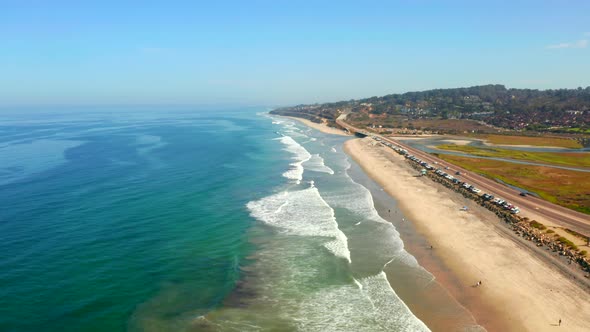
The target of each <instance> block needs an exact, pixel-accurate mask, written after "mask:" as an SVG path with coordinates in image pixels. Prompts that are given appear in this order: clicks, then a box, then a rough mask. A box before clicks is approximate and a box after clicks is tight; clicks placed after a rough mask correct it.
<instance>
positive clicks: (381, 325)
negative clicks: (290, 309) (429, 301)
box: [294, 272, 430, 332]
mask: <svg viewBox="0 0 590 332" xmlns="http://www.w3.org/2000/svg"><path fill="white" fill-rule="evenodd" d="M294 316H296V320H297V328H298V330H300V331H322V332H331V331H338V332H340V331H367V330H370V331H430V330H429V329H428V327H426V325H425V324H424V323H423V322H422V321H421V320H420V319H418V318H417V317H416V316H414V315H413V314H412V312H411V311H410V309H409V308H408V307H407V306H406V305H405V303H404V302H402V301H401V299H400V298H399V297H398V296H397V294H396V293H395V292H394V291H393V289H392V288H391V286H390V285H389V282H388V281H387V278H386V276H385V273H384V272H380V273H379V274H377V275H374V276H370V277H366V278H363V279H360V280H355V282H354V284H351V285H344V286H333V287H327V288H323V289H321V290H319V291H318V292H314V293H312V294H310V295H309V296H308V297H307V298H306V299H305V300H304V301H302V304H301V308H300V309H299V312H297V313H296V314H295V315H294Z"/></svg>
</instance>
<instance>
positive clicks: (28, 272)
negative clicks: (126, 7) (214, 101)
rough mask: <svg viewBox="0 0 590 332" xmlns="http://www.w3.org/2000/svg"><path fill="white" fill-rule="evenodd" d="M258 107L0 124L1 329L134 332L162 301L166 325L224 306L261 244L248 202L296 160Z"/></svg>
mask: <svg viewBox="0 0 590 332" xmlns="http://www.w3.org/2000/svg"><path fill="white" fill-rule="evenodd" d="M257 111H260V110H240V111H228V110H223V111H197V112H189V111H188V110H172V111H169V110H148V111H146V112H144V111H141V112H140V111H137V110H125V109H123V110H120V112H119V110H108V111H106V112H104V111H97V110H86V109H82V110H80V111H77V110H72V112H69V113H64V114H55V113H53V114H51V115H45V114H43V113H42V112H39V111H35V112H31V113H27V114H25V115H22V114H21V115H7V116H5V117H3V121H2V123H1V124H0V206H1V207H2V209H1V210H0V234H1V238H2V241H1V242H0V252H1V253H2V255H1V256H0V285H1V288H0V330H2V331H82V330H84V331H121V330H126V329H127V328H128V327H129V324H130V323H129V322H130V321H131V320H130V318H131V317H133V314H134V312H136V311H137V310H138V309H141V308H142V305H143V306H149V304H146V303H149V301H150V299H153V298H155V297H158V296H160V297H162V296H165V297H166V299H165V301H166V306H162V307H161V308H159V309H158V312H157V314H158V315H162V316H177V315H179V316H182V315H185V314H188V315H199V314H202V313H205V312H207V311H208V310H210V309H211V308H212V307H215V306H217V305H219V304H220V303H221V301H222V300H223V298H224V297H225V296H226V295H227V294H228V293H229V292H230V291H231V290H232V288H233V287H234V284H235V282H236V280H237V278H238V277H239V271H238V266H239V264H240V263H243V261H244V256H245V255H247V254H248V252H249V251H250V250H251V247H252V246H251V244H249V242H248V240H247V239H246V237H245V236H246V235H245V234H246V230H247V229H248V228H249V227H250V226H251V224H252V223H253V219H252V218H251V217H250V216H249V212H248V211H247V209H246V207H245V206H246V204H247V203H248V202H249V201H250V200H252V199H254V198H257V197H263V196H264V195H267V194H268V193H269V192H270V191H271V189H272V188H273V187H274V186H275V185H278V184H279V183H280V182H282V180H283V178H282V177H281V170H282V167H283V165H284V163H285V162H283V161H284V160H283V159H282V158H288V156H287V153H286V152H284V151H282V150H281V147H280V146H279V145H278V144H273V143H274V142H273V141H271V140H270V138H272V137H274V136H276V134H274V133H273V131H272V130H270V126H271V122H270V121H268V120H267V119H265V118H262V117H259V116H256V112H257ZM85 112H88V113H85ZM115 112H117V113H115ZM115 114H116V115H115ZM228 119H229V120H228ZM269 155H273V156H275V158H268V157H267V156H269ZM185 292H186V294H183V293H185ZM163 294H165V295H163ZM189 295H190V296H189Z"/></svg>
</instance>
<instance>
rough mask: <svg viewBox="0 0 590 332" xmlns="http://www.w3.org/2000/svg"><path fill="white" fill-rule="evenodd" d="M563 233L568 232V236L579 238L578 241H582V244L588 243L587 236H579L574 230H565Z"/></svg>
mask: <svg viewBox="0 0 590 332" xmlns="http://www.w3.org/2000/svg"><path fill="white" fill-rule="evenodd" d="M565 231H566V232H568V233H570V234H572V235H574V236H576V237H578V238H580V239H582V240H584V242H589V241H590V238H588V237H587V236H585V235H583V234H580V233H578V232H576V231H574V230H571V229H569V228H566V229H565Z"/></svg>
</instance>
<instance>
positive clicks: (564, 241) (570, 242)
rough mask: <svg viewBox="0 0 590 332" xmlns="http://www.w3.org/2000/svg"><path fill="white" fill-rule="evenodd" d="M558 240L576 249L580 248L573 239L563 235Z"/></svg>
mask: <svg viewBox="0 0 590 332" xmlns="http://www.w3.org/2000/svg"><path fill="white" fill-rule="evenodd" d="M557 241H559V242H561V243H562V244H564V245H566V246H568V247H570V248H572V249H574V250H578V246H576V245H575V244H574V243H573V242H572V241H570V240H568V239H566V238H565V237H563V236H560V237H559V238H558V239H557Z"/></svg>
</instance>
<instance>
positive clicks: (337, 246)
mask: <svg viewBox="0 0 590 332" xmlns="http://www.w3.org/2000/svg"><path fill="white" fill-rule="evenodd" d="M247 207H248V209H250V213H251V215H252V216H253V217H254V218H256V219H258V220H260V221H262V222H264V223H265V224H267V225H270V226H273V227H276V228H278V229H279V230H281V231H282V232H285V233H287V234H290V235H298V236H321V237H327V238H331V239H329V240H327V241H326V242H325V243H324V247H325V248H326V249H328V250H329V251H330V252H332V253H333V254H334V255H336V256H338V257H342V258H345V259H346V260H347V261H348V262H350V251H349V250H348V243H347V242H348V241H347V238H346V236H345V235H344V233H342V231H340V229H339V228H338V224H337V223H336V218H335V216H334V210H333V209H332V208H331V207H330V206H329V205H328V204H327V203H326V201H324V199H323V198H322V196H321V195H320V192H319V191H318V189H317V188H316V187H314V186H313V185H312V186H310V187H309V188H307V189H303V190H298V191H284V192H281V193H278V194H275V195H271V196H268V197H265V198H263V199H261V200H258V201H252V202H249V203H248V204H247ZM312 211H313V213H311V212H312Z"/></svg>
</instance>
